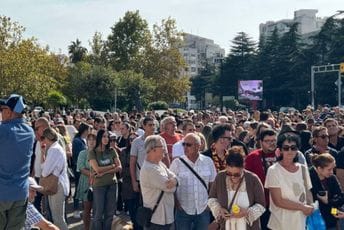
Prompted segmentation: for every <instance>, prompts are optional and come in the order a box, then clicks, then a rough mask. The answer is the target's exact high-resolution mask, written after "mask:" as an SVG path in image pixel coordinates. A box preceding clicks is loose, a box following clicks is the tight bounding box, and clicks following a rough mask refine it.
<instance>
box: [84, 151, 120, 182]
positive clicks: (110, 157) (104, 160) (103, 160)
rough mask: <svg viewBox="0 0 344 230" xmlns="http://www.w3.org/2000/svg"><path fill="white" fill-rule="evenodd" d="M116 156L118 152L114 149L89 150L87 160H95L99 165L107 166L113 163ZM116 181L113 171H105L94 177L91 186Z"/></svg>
mask: <svg viewBox="0 0 344 230" xmlns="http://www.w3.org/2000/svg"><path fill="white" fill-rule="evenodd" d="M116 158H118V154H117V152H116V151H115V150H114V149H106V150H105V151H104V152H100V151H96V150H93V151H89V154H88V160H96V161H97V163H98V166H99V167H104V166H109V165H112V164H114V160H115V159H116ZM114 183H117V178H116V175H115V173H113V174H112V173H107V174H104V175H103V176H101V177H96V178H95V181H94V184H93V186H94V187H100V186H106V185H111V184H114Z"/></svg>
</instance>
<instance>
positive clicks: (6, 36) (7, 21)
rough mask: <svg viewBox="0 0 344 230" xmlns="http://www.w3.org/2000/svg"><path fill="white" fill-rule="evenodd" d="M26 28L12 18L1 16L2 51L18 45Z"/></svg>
mask: <svg viewBox="0 0 344 230" xmlns="http://www.w3.org/2000/svg"><path fill="white" fill-rule="evenodd" d="M24 31H25V28H24V27H23V26H21V25H19V24H18V22H13V21H12V20H11V18H10V17H6V16H2V15H0V50H2V49H7V48H9V47H13V46H16V45H18V43H19V42H20V41H21V40H22V35H23V32H24Z"/></svg>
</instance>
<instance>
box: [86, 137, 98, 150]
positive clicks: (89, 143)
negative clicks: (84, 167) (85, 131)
mask: <svg viewBox="0 0 344 230" xmlns="http://www.w3.org/2000/svg"><path fill="white" fill-rule="evenodd" d="M87 146H88V149H94V147H95V146H96V138H95V137H93V136H91V137H89V138H87Z"/></svg>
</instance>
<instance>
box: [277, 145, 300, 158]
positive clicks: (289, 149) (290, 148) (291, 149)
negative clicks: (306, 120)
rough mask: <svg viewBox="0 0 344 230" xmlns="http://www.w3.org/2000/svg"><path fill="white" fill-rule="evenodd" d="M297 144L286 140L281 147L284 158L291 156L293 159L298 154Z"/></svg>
mask: <svg viewBox="0 0 344 230" xmlns="http://www.w3.org/2000/svg"><path fill="white" fill-rule="evenodd" d="M297 150H298V147H297V144H296V143H295V142H294V141H284V142H283V144H282V147H281V149H280V151H281V153H282V155H283V159H287V158H290V159H291V160H293V159H294V158H295V156H296V155H297Z"/></svg>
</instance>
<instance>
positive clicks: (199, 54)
mask: <svg viewBox="0 0 344 230" xmlns="http://www.w3.org/2000/svg"><path fill="white" fill-rule="evenodd" d="M183 40H184V45H183V46H182V48H180V49H179V51H180V53H181V54H182V56H183V57H184V59H185V62H186V64H187V68H186V69H185V72H186V74H187V75H188V76H190V77H194V76H197V75H198V74H200V72H201V71H202V70H203V69H204V68H205V67H206V66H207V65H211V66H213V67H215V68H217V67H219V66H220V64H221V61H222V59H223V58H224V56H225V49H223V48H221V47H220V46H219V45H217V44H215V43H214V41H213V40H211V39H208V38H204V37H200V36H197V35H193V34H188V33H185V34H184V38H183Z"/></svg>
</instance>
